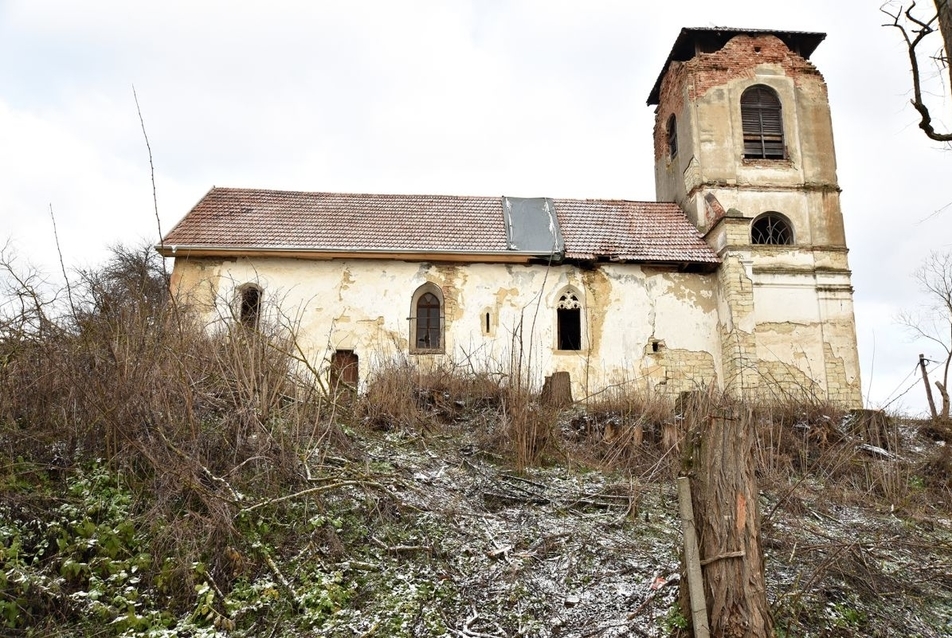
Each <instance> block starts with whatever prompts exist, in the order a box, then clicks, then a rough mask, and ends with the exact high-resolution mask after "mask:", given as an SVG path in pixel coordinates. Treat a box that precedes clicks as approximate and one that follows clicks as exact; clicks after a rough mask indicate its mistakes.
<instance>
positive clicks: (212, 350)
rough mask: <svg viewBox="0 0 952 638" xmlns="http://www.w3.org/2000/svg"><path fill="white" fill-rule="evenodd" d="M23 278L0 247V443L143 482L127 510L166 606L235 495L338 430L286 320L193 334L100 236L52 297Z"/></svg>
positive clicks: (269, 482) (65, 467) (37, 459)
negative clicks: (91, 255)
mask: <svg viewBox="0 0 952 638" xmlns="http://www.w3.org/2000/svg"><path fill="white" fill-rule="evenodd" d="M34 281H35V278H33V276H31V275H20V274H18V273H17V272H16V271H15V269H14V268H13V264H12V262H11V261H10V260H9V259H2V260H0V282H2V283H3V284H5V285H6V286H7V289H6V290H5V291H4V293H5V294H4V296H3V298H2V300H0V301H2V303H0V450H2V452H0V455H2V456H3V457H6V459H5V461H7V462H11V460H12V459H22V460H24V461H25V462H28V463H31V464H34V465H36V466H39V467H46V468H48V469H49V470H50V477H51V478H55V476H59V475H62V474H63V473H64V472H65V471H69V469H70V467H71V466H72V465H74V464H76V465H83V466H85V465H87V464H89V463H92V462H94V461H96V460H98V459H102V460H104V461H105V462H106V463H108V464H109V465H110V466H112V467H113V468H115V470H116V471H117V472H118V473H119V474H121V475H122V476H123V477H124V481H125V482H126V483H127V484H128V487H129V488H130V489H131V490H132V491H133V492H134V493H139V494H142V495H143V498H142V499H141V503H142V504H143V505H142V507H140V513H139V516H138V520H137V521H136V525H137V528H139V529H141V530H148V534H149V537H150V538H151V542H152V543H153V546H152V547H150V553H151V554H152V555H153V556H154V557H155V560H156V561H157V564H156V565H155V569H156V570H159V569H163V565H160V564H158V562H159V561H160V559H161V557H167V556H171V557H174V562H175V565H174V566H173V569H172V572H173V573H174V574H175V576H176V579H175V580H174V581H172V582H176V583H178V585H177V587H176V588H175V590H174V591H171V592H169V595H170V596H171V600H170V605H171V606H172V607H174V608H182V606H183V605H187V604H188V603H189V601H190V600H191V598H192V597H193V596H194V589H193V587H192V585H193V584H194V583H192V582H191V578H192V577H194V574H192V572H191V571H190V566H191V565H192V563H194V562H196V561H198V560H199V559H202V560H206V561H208V562H209V563H210V564H214V560H210V557H211V558H214V557H215V556H221V555H223V550H224V548H225V547H228V546H229V545H230V543H232V542H234V541H235V539H236V537H237V535H238V534H237V531H238V530H236V529H235V515H236V513H237V510H238V509H239V508H240V507H241V506H242V505H244V504H246V503H247V500H248V499H268V498H270V497H273V496H276V495H279V494H284V493H287V491H288V489H289V488H293V487H294V486H295V485H296V484H298V483H302V482H303V481H304V480H305V474H306V470H305V469H304V467H303V462H306V461H307V460H308V459H309V458H311V457H313V456H315V455H319V454H322V453H323V452H324V451H325V450H326V449H328V448H329V447H330V446H332V445H334V446H336V445H340V444H341V443H342V441H343V437H342V436H341V435H340V434H339V432H337V430H336V428H334V427H333V426H332V425H331V422H330V421H329V420H328V418H327V415H328V414H330V413H331V411H332V408H333V406H332V405H329V403H328V401H327V397H326V396H325V394H324V392H323V388H322V386H321V385H320V383H319V382H318V380H317V378H316V377H315V373H314V371H313V370H311V369H310V368H309V367H308V366H307V365H305V364H304V363H303V362H302V361H300V360H299V359H297V358H296V356H295V352H296V348H295V347H294V345H293V343H294V333H293V330H292V329H291V328H289V327H288V326H281V325H266V324H262V325H261V326H258V328H257V329H253V330H252V329H247V328H244V327H241V326H233V327H231V328H228V329H225V330H223V331H221V332H218V333H214V334H212V333H209V332H208V331H206V330H205V329H204V326H202V325H200V324H199V323H198V322H197V321H196V319H195V318H194V317H193V316H192V315H191V314H189V313H188V312H187V311H186V309H183V308H179V307H177V306H176V305H175V304H173V302H172V301H171V299H170V297H169V295H168V288H167V278H166V274H165V272H164V270H163V267H162V263H161V262H160V261H159V259H158V257H157V256H156V255H155V253H154V251H152V249H151V248H149V247H143V248H139V249H132V250H130V249H125V248H117V249H114V253H113V257H112V259H111V260H110V261H109V262H108V263H107V264H106V265H105V266H103V267H102V268H100V269H98V270H93V271H86V272H82V273H81V274H80V277H79V280H78V281H77V282H74V283H72V285H71V287H70V288H69V290H68V291H67V292H68V294H64V295H61V296H59V297H58V298H57V297H56V296H55V295H54V296H52V297H44V296H43V295H42V294H41V293H40V292H39V287H38V286H35V285H33V282H34ZM17 299H29V300H30V303H28V304H18V303H16V300H17ZM57 299H59V301H58V302H57ZM10 300H13V302H11V301H10ZM4 464H6V463H4ZM4 496H5V495H4V494H0V498H3V497H4ZM145 504H148V505H147V506H146V505H145ZM164 568H165V569H166V570H168V566H167V565H166V566H164ZM190 574H192V575H191V576H190Z"/></svg>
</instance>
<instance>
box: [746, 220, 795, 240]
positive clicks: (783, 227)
mask: <svg viewBox="0 0 952 638" xmlns="http://www.w3.org/2000/svg"><path fill="white" fill-rule="evenodd" d="M750 243H752V244H765V245H780V246H782V245H790V244H792V243H793V227H792V226H791V225H790V222H789V221H787V219H786V218H785V217H784V216H783V215H781V214H780V213H764V214H763V215H761V216H760V217H758V218H757V219H755V220H754V222H753V223H752V224H751V225H750Z"/></svg>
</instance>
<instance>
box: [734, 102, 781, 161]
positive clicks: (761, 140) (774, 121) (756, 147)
mask: <svg viewBox="0 0 952 638" xmlns="http://www.w3.org/2000/svg"><path fill="white" fill-rule="evenodd" d="M740 117H741V124H742V126H743V129H744V159H784V158H785V157H786V152H785V151H784V143H783V113H782V111H781V108H780V98H778V97H777V94H776V93H775V92H774V90H773V89H771V88H769V87H766V86H763V85H762V84H758V85H755V86H752V87H750V88H748V89H747V90H746V91H744V94H743V95H742V96H741V98H740Z"/></svg>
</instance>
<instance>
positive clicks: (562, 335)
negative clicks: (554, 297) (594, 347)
mask: <svg viewBox="0 0 952 638" xmlns="http://www.w3.org/2000/svg"><path fill="white" fill-rule="evenodd" d="M555 319H556V330H557V333H558V334H557V335H556V339H557V343H556V347H557V348H558V349H559V350H581V349H582V304H581V302H580V301H579V300H578V293H576V292H575V291H574V290H566V291H565V292H563V293H562V295H561V296H560V297H559V302H558V304H557V305H556V309H555Z"/></svg>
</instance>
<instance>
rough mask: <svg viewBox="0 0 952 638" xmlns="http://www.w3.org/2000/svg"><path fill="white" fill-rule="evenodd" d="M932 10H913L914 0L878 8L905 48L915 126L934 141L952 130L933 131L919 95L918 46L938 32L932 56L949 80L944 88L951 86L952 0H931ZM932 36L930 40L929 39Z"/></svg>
mask: <svg viewBox="0 0 952 638" xmlns="http://www.w3.org/2000/svg"><path fill="white" fill-rule="evenodd" d="M934 2H935V13H934V14H932V15H931V17H930V16H929V14H928V13H926V12H919V11H916V3H915V2H912V3H911V4H910V5H909V6H908V7H905V6H904V3H896V2H887V3H886V4H884V5H882V7H880V11H882V12H883V13H885V14H886V15H887V16H889V17H890V18H891V19H892V22H889V23H887V24H885V25H883V26H887V27H894V28H896V29H898V30H899V32H900V33H902V37H903V39H904V40H905V42H906V48H907V49H908V51H909V64H910V66H911V71H912V95H913V97H912V106H913V107H914V108H915V109H916V111H918V113H919V128H921V129H922V130H923V131H924V132H925V134H926V135H927V136H928V137H929V139H933V140H935V141H937V142H952V132H944V133H943V132H940V131H936V130H935V127H934V126H933V123H932V113H930V111H929V107H928V106H927V105H926V103H925V100H924V99H923V79H922V74H921V71H920V66H919V56H920V54H921V51H920V46H921V45H922V43H923V41H925V39H926V38H927V37H928V36H930V35H932V34H933V33H935V32H936V28H938V33H939V34H940V35H941V36H942V41H943V43H944V44H943V46H942V47H941V48H939V49H938V50H937V51H936V52H935V53H934V54H933V55H932V56H931V58H932V60H933V61H934V62H935V63H936V64H937V65H938V68H939V69H940V70H941V72H942V74H943V75H947V76H948V81H949V84H947V85H946V90H949V88H950V87H952V65H950V64H949V58H950V53H952V4H950V2H952V0H934ZM932 41H934V40H930V42H932Z"/></svg>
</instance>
